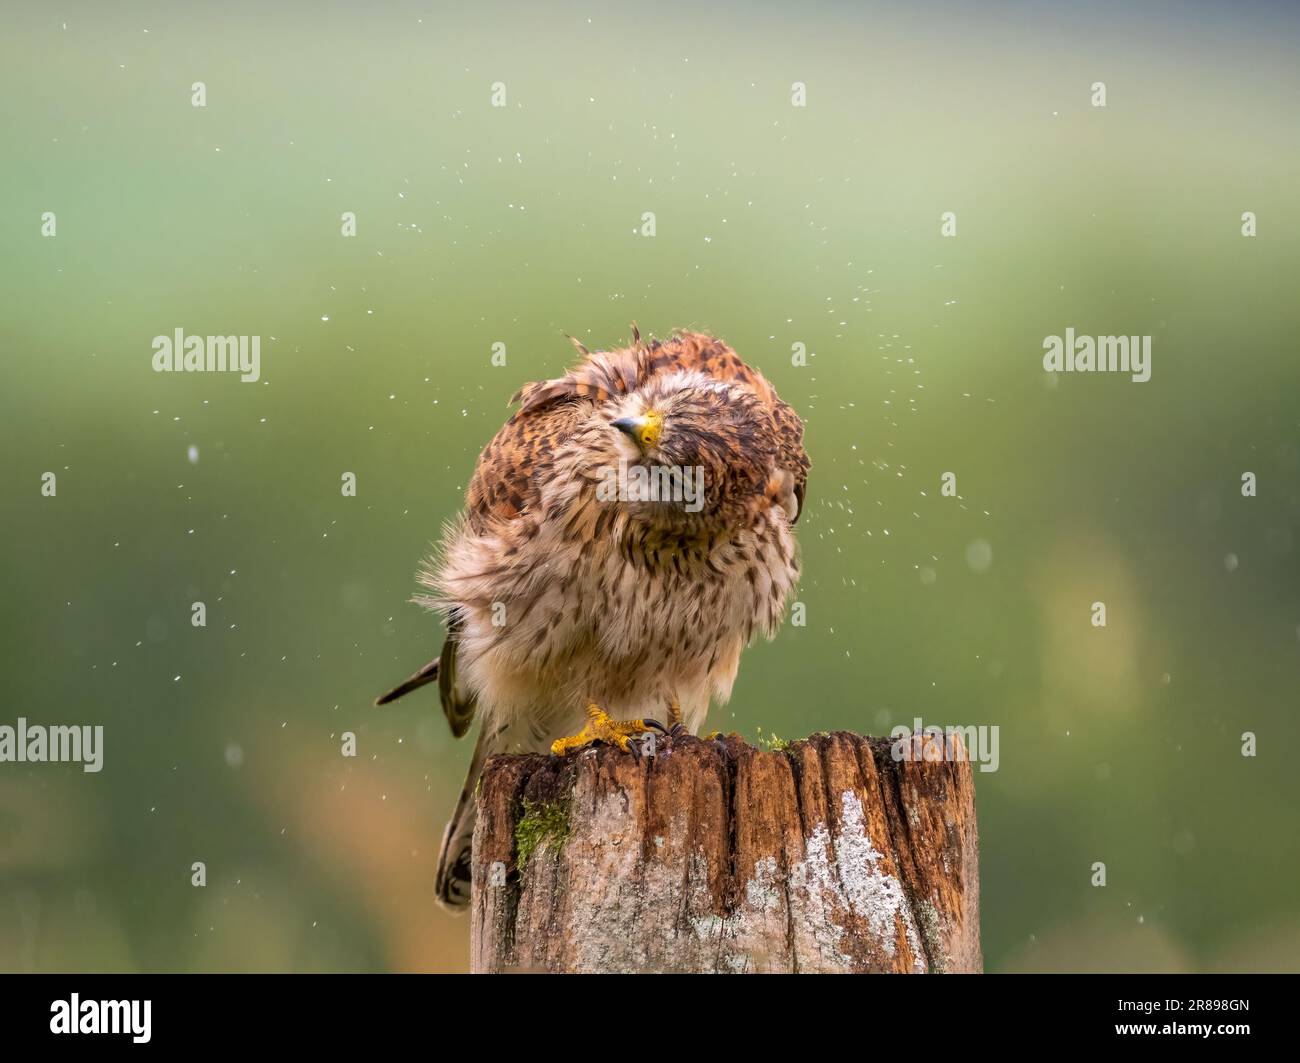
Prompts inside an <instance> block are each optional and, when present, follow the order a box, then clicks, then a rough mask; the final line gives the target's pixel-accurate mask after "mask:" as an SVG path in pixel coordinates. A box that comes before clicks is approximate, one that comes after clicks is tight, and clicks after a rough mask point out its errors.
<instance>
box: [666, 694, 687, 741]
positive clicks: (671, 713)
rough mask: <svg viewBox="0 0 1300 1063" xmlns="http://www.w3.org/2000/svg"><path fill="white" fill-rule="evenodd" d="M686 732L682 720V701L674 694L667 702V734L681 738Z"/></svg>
mask: <svg viewBox="0 0 1300 1063" xmlns="http://www.w3.org/2000/svg"><path fill="white" fill-rule="evenodd" d="M688 733H689V732H688V731H687V730H686V723H685V722H684V721H683V720H682V703H681V702H680V701H679V700H678V699H677V695H676V694H674V695H673V696H672V698H671V699H670V700H669V702H668V734H669V735H670V736H671V737H672V738H681V737H682V735H684V734H688Z"/></svg>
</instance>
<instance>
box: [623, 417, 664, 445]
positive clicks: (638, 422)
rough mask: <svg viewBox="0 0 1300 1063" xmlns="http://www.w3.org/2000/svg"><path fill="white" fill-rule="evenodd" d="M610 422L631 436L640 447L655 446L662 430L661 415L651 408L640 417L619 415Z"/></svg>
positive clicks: (662, 421) (662, 420)
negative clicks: (615, 419)
mask: <svg viewBox="0 0 1300 1063" xmlns="http://www.w3.org/2000/svg"><path fill="white" fill-rule="evenodd" d="M610 423H611V425H612V426H613V427H614V428H617V429H618V430H619V431H620V432H622V433H623V434H624V435H627V436H631V437H632V438H633V439H635V440H636V441H637V442H638V443H640V444H641V446H642V447H653V446H656V445H657V444H658V442H659V438H660V436H662V435H663V430H664V419H663V417H662V416H661V415H660V414H658V413H655V412H654V411H653V410H647V411H646V412H645V413H643V414H642V415H641V416H640V417H620V418H619V419H618V420H617V421H611V422H610Z"/></svg>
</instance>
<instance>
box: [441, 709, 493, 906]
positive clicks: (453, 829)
mask: <svg viewBox="0 0 1300 1063" xmlns="http://www.w3.org/2000/svg"><path fill="white" fill-rule="evenodd" d="M484 722H485V726H484V728H483V730H481V731H480V732H479V736H478V741H477V742H476V743H475V745H474V757H473V759H472V760H471V761H470V764H469V773H468V774H467V775H466V776H465V785H464V787H463V788H462V789H461V791H460V799H459V800H458V801H457V802H456V811H454V812H453V813H452V814H451V819H450V820H448V821H447V829H446V830H445V831H443V834H442V849H441V851H440V852H439V853H438V874H437V878H436V879H435V889H436V896H437V899H438V903H439V904H441V905H442V906H443V907H444V908H448V909H450V910H452V911H460V910H461V909H463V908H464V907H465V906H466V905H468V904H469V896H470V892H469V890H470V857H471V848H472V845H473V842H474V821H475V820H476V819H477V818H478V797H477V791H478V780H479V776H480V775H481V774H482V772H483V765H484V764H485V763H487V759H488V757H490V756H491V755H492V754H493V753H497V752H500V751H501V750H502V749H503V748H504V746H505V743H504V737H505V731H506V729H505V728H504V727H500V728H494V729H492V730H489V729H488V727H487V726H486V722H487V721H484Z"/></svg>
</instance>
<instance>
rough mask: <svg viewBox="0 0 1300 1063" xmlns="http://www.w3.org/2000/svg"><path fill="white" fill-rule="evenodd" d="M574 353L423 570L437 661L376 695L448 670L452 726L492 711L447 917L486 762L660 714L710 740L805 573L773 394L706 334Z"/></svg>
mask: <svg viewBox="0 0 1300 1063" xmlns="http://www.w3.org/2000/svg"><path fill="white" fill-rule="evenodd" d="M575 346H577V347H578V349H579V350H580V352H581V353H582V355H583V358H582V361H580V362H579V363H578V365H576V366H575V367H574V368H572V369H571V370H569V372H568V373H566V374H565V375H564V376H562V377H559V378H557V379H554V380H546V381H542V382H539V383H534V384H528V385H526V386H525V387H524V388H523V389H522V390H520V391H519V392H518V393H517V394H516V395H515V396H514V398H513V399H512V400H511V402H512V403H518V404H519V408H518V409H517V410H516V411H515V413H514V415H513V416H511V418H510V419H509V420H508V421H507V422H506V423H505V425H504V426H503V427H502V429H501V430H500V431H499V432H498V433H497V434H496V436H495V437H494V438H493V440H492V442H491V443H489V444H488V446H487V448H486V449H485V450H484V451H483V453H482V454H481V455H480V456H479V459H478V465H477V467H476V468H475V470H474V476H473V480H472V481H471V483H470V485H469V491H468V493H467V497H466V508H465V513H464V515H463V516H462V517H461V518H460V519H459V520H458V521H457V522H456V523H454V524H453V525H451V526H449V527H448V528H447V529H446V531H445V535H444V538H443V542H442V544H441V548H440V550H439V551H438V552H437V554H436V555H435V556H434V557H433V558H431V559H430V560H428V561H427V562H426V563H425V565H424V566H423V567H422V569H421V571H420V574H419V581H420V583H421V584H422V585H423V586H424V587H425V588H427V589H428V591H429V592H430V593H428V594H427V595H422V596H420V597H419V598H417V601H419V602H421V603H422V604H424V605H426V606H428V607H429V608H431V609H434V610H436V611H438V612H440V613H441V614H442V615H443V616H444V617H445V619H446V624H447V638H446V641H445V643H444V644H443V648H442V653H441V655H440V656H439V657H438V658H437V659H436V660H434V661H431V662H430V663H429V664H427V665H425V666H424V667H423V668H422V669H420V671H418V672H417V673H415V675H413V676H411V678H410V679H408V680H406V681H405V682H404V683H402V684H401V685H400V686H398V687H396V688H394V689H393V690H391V691H389V692H388V693H387V694H385V695H383V696H382V697H381V698H379V699H378V702H377V703H378V704H384V703H386V702H389V701H392V700H393V699H394V698H397V697H400V696H401V695H403V694H405V693H407V692H409V691H411V690H415V689H416V688H418V687H421V686H424V685H425V684H426V683H432V682H434V681H436V682H437V683H438V685H439V689H440V692H441V696H442V708H443V712H444V713H446V716H447V721H448V722H449V723H450V724H451V731H452V734H454V735H455V736H456V737H458V738H459V737H460V736H462V735H464V734H465V732H466V731H467V730H468V729H469V726H470V723H471V722H472V720H473V719H474V716H475V715H476V714H478V715H479V716H481V718H482V724H481V729H480V732H479V738H478V743H477V745H476V747H475V749H474V757H473V760H472V761H471V764H470V769H469V775H468V778H467V779H466V781H465V788H464V790H463V791H462V792H461V795H460V800H459V802H458V803H457V805H456V810H455V812H454V813H453V815H452V817H451V821H450V822H449V823H448V824H447V829H446V832H445V834H444V836H443V842H442V851H441V853H440V855H439V860H438V874H437V895H438V898H439V899H440V900H441V901H442V902H443V903H444V904H446V905H448V906H451V907H459V906H462V905H464V904H467V903H468V900H469V887H470V845H471V841H472V837H473V829H474V816H475V796H474V794H475V788H476V786H477V782H478V778H479V774H480V772H481V771H482V768H483V764H484V762H485V761H486V760H487V758H488V757H489V756H491V755H492V754H493V753H501V752H540V751H545V750H548V749H549V750H550V751H551V752H553V753H555V754H559V755H563V754H566V753H569V752H571V751H573V750H577V749H581V748H583V747H584V746H587V745H590V744H592V743H594V742H608V743H611V744H614V745H617V746H619V747H620V748H622V749H625V750H626V749H629V739H630V738H632V737H634V736H636V735H639V734H642V733H645V732H646V731H647V730H648V728H650V727H654V728H658V729H661V730H662V729H664V728H663V725H662V724H660V723H659V722H658V721H657V720H655V719H653V717H655V716H659V715H664V714H666V717H667V719H668V720H669V721H670V725H671V727H672V728H673V730H674V731H675V732H680V730H681V728H685V729H686V730H688V731H691V732H695V731H697V730H698V729H699V728H700V727H701V726H702V725H703V724H704V721H705V717H706V716H707V714H708V710H709V702H710V700H711V699H716V700H717V701H718V702H719V703H721V702H725V701H726V700H727V698H728V697H729V696H730V694H731V688H732V684H733V682H734V681H735V678H736V671H737V669H738V667H739V664H740V652H741V650H742V649H743V648H744V647H745V646H746V645H747V644H748V643H749V642H750V641H751V640H752V639H753V637H754V635H755V634H756V633H759V632H762V633H763V634H764V635H766V636H767V637H768V638H771V637H772V636H773V635H774V634H775V633H776V630H777V628H778V627H779V626H780V623H781V619H782V617H783V615H784V613H785V606H786V602H787V599H788V598H789V597H790V594H791V592H792V590H793V588H794V585H795V582H796V580H797V579H798V576H799V561H798V554H797V549H796V543H795V540H794V536H793V533H792V528H793V525H794V524H795V522H796V521H797V520H798V519H799V513H800V510H801V509H802V507H803V500H804V485H805V482H806V480H807V475H808V469H809V461H808V456H807V454H805V452H804V448H803V424H802V422H801V421H800V419H799V417H798V415H797V414H796V413H795V412H794V410H793V409H791V408H790V407H789V406H788V405H786V404H785V403H784V402H782V401H781V399H780V398H779V397H778V396H777V393H776V391H775V389H774V388H773V387H772V385H771V384H769V383H768V381H767V380H765V379H764V378H763V376H762V375H761V374H760V373H758V372H757V371H755V370H754V369H752V368H750V367H749V366H747V365H746V364H745V363H744V362H742V361H741V360H740V357H739V356H738V355H737V354H736V352H735V351H733V350H732V349H731V348H730V347H728V346H727V345H726V344H725V343H723V342H722V341H721V340H718V339H715V338H713V337H712V336H707V335H703V334H701V333H697V332H677V333H675V334H674V335H673V336H672V337H671V338H670V339H668V340H666V341H662V342H661V341H659V340H655V339H651V340H649V341H648V342H647V341H643V340H642V339H641V337H640V334H639V333H637V332H636V330H635V327H634V329H633V342H632V345H631V346H629V347H624V348H620V349H618V350H612V351H598V352H595V353H592V352H589V351H587V350H586V348H584V347H583V346H582V345H581V344H578V343H576V341H575Z"/></svg>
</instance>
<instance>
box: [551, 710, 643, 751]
mask: <svg viewBox="0 0 1300 1063" xmlns="http://www.w3.org/2000/svg"><path fill="white" fill-rule="evenodd" d="M651 729H654V730H659V731H662V730H663V729H664V727H663V725H662V724H660V723H657V722H656V721H654V720H612V719H610V717H609V714H608V713H607V712H606V711H605V710H604V709H602V708H601V707H600V706H599V705H597V704H596V703H595V702H594V701H593V702H591V703H590V704H589V705H588V706H587V726H586V727H584V728H583V729H582V730H581V731H579V732H578V733H577V734H576V735H569V736H568V737H567V738H557V739H556V740H555V741H554V742H552V743H551V752H552V753H554V754H555V755H556V756H557V757H562V756H564V754H565V753H572V752H573V751H574V750H575V749H585V748H586V747H587V746H590V745H593V744H594V743H596V742H605V743H607V744H609V745H611V746H618V748H619V749H621V750H623V752H624V753H635V752H636V750H635V749H634V748H633V746H632V743H631V741H630V739H631V737H632V736H633V735H640V734H645V733H646V732H647V731H649V730H651Z"/></svg>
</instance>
